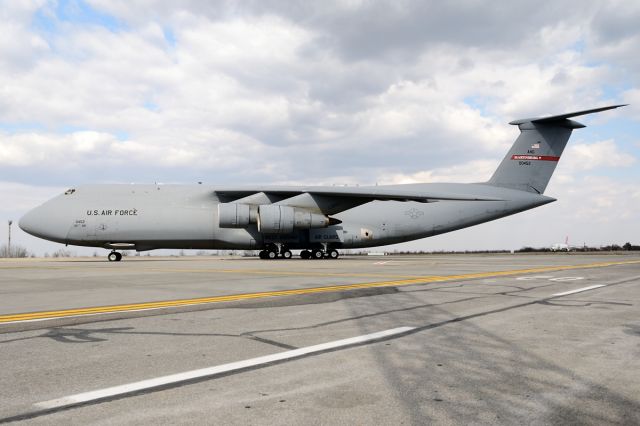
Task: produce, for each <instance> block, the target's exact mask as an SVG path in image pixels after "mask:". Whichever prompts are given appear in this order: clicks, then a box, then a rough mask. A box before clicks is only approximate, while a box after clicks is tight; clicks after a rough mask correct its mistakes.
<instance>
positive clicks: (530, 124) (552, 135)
mask: <svg viewBox="0 0 640 426" xmlns="http://www.w3.org/2000/svg"><path fill="white" fill-rule="evenodd" d="M621 106H625V105H613V106H608V107H603V108H595V109H589V110H585V111H578V112H572V113H569V114H562V115H554V116H552V117H543V118H526V119H523V120H516V121H512V122H511V123H509V124H514V125H517V126H518V127H519V128H520V136H518V138H517V139H516V141H515V142H514V144H513V146H512V147H511V149H510V150H509V152H508V153H507V155H506V156H505V157H504V159H503V160H502V163H500V165H499V166H498V168H497V169H496V171H495V172H494V174H493V176H492V177H491V179H489V181H488V182H487V183H488V184H489V185H493V186H502V187H506V188H513V189H519V190H521V191H528V192H536V193H538V194H542V193H543V192H544V190H545V189H546V187H547V184H548V183H549V179H551V175H552V174H553V172H554V171H555V169H556V165H557V164H558V161H559V160H560V156H561V155H562V151H564V147H565V146H566V145H567V141H569V137H570V136H571V132H572V131H573V129H579V128H582V127H585V126H584V125H583V124H580V123H578V122H576V121H573V120H570V119H569V118H571V117H576V116H579V115H585V114H591V113H594V112H600V111H606V110H609V109H613V108H619V107H621Z"/></svg>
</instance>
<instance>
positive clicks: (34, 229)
mask: <svg viewBox="0 0 640 426" xmlns="http://www.w3.org/2000/svg"><path fill="white" fill-rule="evenodd" d="M42 216H43V215H42V207H36V208H35V209H32V210H29V211H28V212H27V214H25V215H24V216H22V218H20V221H19V222H18V226H19V227H20V229H22V230H23V231H24V232H28V233H29V234H31V235H35V236H36V237H40V236H41V235H42V233H43V232H42V231H43V229H42V223H43V219H44V218H43V217H42Z"/></svg>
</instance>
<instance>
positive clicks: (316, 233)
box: [20, 105, 624, 261]
mask: <svg viewBox="0 0 640 426" xmlns="http://www.w3.org/2000/svg"><path fill="white" fill-rule="evenodd" d="M621 106H624V105H613V106H607V107H602V108H595V109H590V110H585V111H578V112H572V113H568V114H562V115H555V116H550V117H541V118H527V119H522V120H515V121H512V122H511V123H510V124H513V125H517V126H518V127H519V128H520V135H519V137H518V138H517V139H516V141H515V142H514V144H513V146H512V147H511V149H510V150H509V152H508V153H507V155H506V156H505V157H504V159H503V160H502V162H501V163H500V165H499V166H498V168H497V169H496V171H495V172H494V174H493V176H492V177H491V178H490V179H489V180H488V181H487V182H483V183H466V184H465V183H420V184H406V185H384V186H360V187H332V186H308V187H297V186H255V187H228V186H207V185H200V184H197V185H138V184H122V185H83V186H78V187H76V188H72V189H69V190H67V191H66V192H65V193H64V194H61V195H59V196H57V197H55V198H53V199H52V200H50V201H47V202H46V203H44V204H43V205H41V206H39V207H36V208H35V209H33V210H31V211H29V212H28V213H27V214H26V215H25V216H24V217H22V219H21V220H20V228H22V229H23V230H24V231H26V232H28V233H30V234H32V235H34V236H36V237H40V238H44V239H47V240H50V241H55V242H59V243H62V244H67V245H69V244H71V245H78V246H89V247H103V248H106V249H110V250H111V252H110V253H109V255H108V259H109V260H110V261H119V260H121V259H122V255H121V253H120V252H119V250H131V249H135V250H138V251H145V250H153V249H161V248H165V249H244V250H260V257H261V258H263V259H276V258H284V259H290V258H291V257H292V255H293V253H292V250H301V251H300V257H302V258H303V259H322V258H329V259H336V258H338V257H339V252H338V249H349V248H365V247H375V246H382V245H387V244H395V243H401V242H405V241H411V240H416V239H419V238H425V237H430V236H432V235H438V234H442V233H445V232H450V231H454V230H457V229H461V228H466V227H469V226H473V225H477V224H480V223H484V222H488V221H491V220H495V219H498V218H501V217H505V216H508V215H512V214H514V213H519V212H522V211H524V210H529V209H532V208H534V207H538V206H542V205H544V204H547V203H551V202H553V201H555V199H554V198H551V197H547V196H545V195H543V193H544V191H545V188H546V187H547V184H548V182H549V179H550V178H551V175H552V174H553V172H554V170H555V168H556V165H557V164H558V161H559V160H560V156H561V155H562V151H563V150H564V147H565V146H566V144H567V141H568V140H569V137H570V136H571V132H572V131H573V129H578V128H581V127H585V126H584V125H583V124H580V123H578V122H576V121H573V120H571V118H572V117H576V116H580V115H584V114H591V113H595V112H600V111H605V110H609V109H613V108H618V107H621Z"/></svg>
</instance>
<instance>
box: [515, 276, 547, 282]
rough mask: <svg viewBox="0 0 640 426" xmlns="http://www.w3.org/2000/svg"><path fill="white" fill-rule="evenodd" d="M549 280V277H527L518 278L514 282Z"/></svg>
mask: <svg viewBox="0 0 640 426" xmlns="http://www.w3.org/2000/svg"><path fill="white" fill-rule="evenodd" d="M549 278H551V276H550V275H529V276H526V277H518V278H516V280H518V281H532V280H546V279H549Z"/></svg>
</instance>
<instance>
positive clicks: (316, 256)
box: [311, 250, 324, 259]
mask: <svg viewBox="0 0 640 426" xmlns="http://www.w3.org/2000/svg"><path fill="white" fill-rule="evenodd" d="M323 257H324V252H323V251H322V250H314V251H312V252H311V258H312V259H322V258H323Z"/></svg>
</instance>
